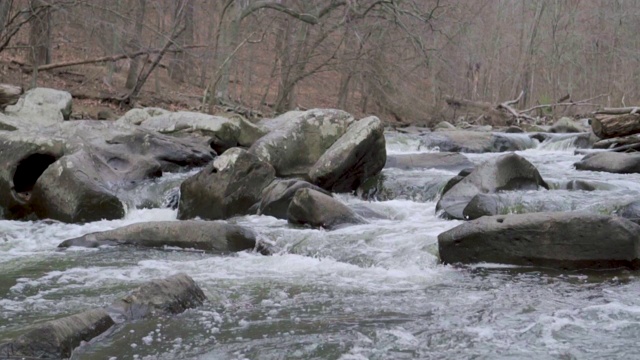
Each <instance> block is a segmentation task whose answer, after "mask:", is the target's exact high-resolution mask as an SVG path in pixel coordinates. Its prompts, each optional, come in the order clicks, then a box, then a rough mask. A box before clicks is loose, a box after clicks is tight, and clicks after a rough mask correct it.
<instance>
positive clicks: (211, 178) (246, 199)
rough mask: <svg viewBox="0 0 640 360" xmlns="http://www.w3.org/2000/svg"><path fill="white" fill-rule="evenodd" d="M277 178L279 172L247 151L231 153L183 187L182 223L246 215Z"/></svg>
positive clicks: (228, 151) (180, 207)
mask: <svg viewBox="0 0 640 360" xmlns="http://www.w3.org/2000/svg"><path fill="white" fill-rule="evenodd" d="M274 177H275V170H274V169H273V167H272V166H271V165H269V164H268V163H267V162H265V161H262V160H260V159H259V158H258V157H256V156H255V155H253V154H251V153H249V152H247V151H246V150H243V149H240V148H233V149H229V150H227V151H226V152H225V153H224V154H222V155H220V156H219V157H218V158H216V159H215V160H214V161H213V162H212V163H210V164H209V165H207V166H206V167H205V168H204V169H202V171H200V172H199V173H197V174H196V175H194V176H192V177H190V178H188V179H187V180H185V181H184V182H183V183H182V185H181V186H180V203H179V205H178V219H193V218H196V217H200V218H202V219H208V220H217V219H227V218H230V217H233V216H237V215H245V214H247V213H249V209H250V208H251V207H252V206H253V205H254V204H255V203H257V202H258V201H260V199H261V197H262V190H263V189H264V188H266V187H267V186H268V185H269V183H271V181H272V180H273V179H274Z"/></svg>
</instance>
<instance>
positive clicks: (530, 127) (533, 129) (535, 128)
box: [522, 124, 549, 133]
mask: <svg viewBox="0 0 640 360" xmlns="http://www.w3.org/2000/svg"><path fill="white" fill-rule="evenodd" d="M522 128H523V130H524V131H526V132H528V133H538V132H539V133H545V132H547V131H549V127H548V126H540V125H536V124H522Z"/></svg>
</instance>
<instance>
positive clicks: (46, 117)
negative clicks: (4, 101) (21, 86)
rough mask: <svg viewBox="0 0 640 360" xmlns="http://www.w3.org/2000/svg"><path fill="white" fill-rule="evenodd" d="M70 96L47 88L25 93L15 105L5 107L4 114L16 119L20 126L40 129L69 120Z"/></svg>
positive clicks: (64, 92)
mask: <svg viewBox="0 0 640 360" xmlns="http://www.w3.org/2000/svg"><path fill="white" fill-rule="evenodd" d="M71 104H72V98H71V94H69V93H68V92H66V91H60V90H55V89H47V88H35V89H31V90H29V91H27V92H26V93H25V94H24V96H23V97H21V98H20V100H18V103H17V104H15V105H11V106H7V108H6V109H5V113H6V114H7V115H9V116H11V117H15V118H16V122H17V123H18V124H20V125H22V126H17V127H19V128H20V127H40V126H47V125H52V124H56V123H60V122H62V121H64V120H69V116H71Z"/></svg>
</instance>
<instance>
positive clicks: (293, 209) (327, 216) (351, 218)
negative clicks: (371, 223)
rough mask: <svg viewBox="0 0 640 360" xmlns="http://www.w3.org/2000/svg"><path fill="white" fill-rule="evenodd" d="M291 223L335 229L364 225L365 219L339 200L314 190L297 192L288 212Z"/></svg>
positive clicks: (307, 189)
mask: <svg viewBox="0 0 640 360" xmlns="http://www.w3.org/2000/svg"><path fill="white" fill-rule="evenodd" d="M287 215H288V220H289V223H291V224H296V225H309V226H311V227H316V228H320V227H321V228H325V229H333V228H336V227H337V226H340V225H347V224H362V223H365V221H364V219H362V218H361V217H359V216H358V215H356V213H355V212H354V211H353V210H351V209H349V207H347V206H346V205H345V204H343V203H341V202H340V201H338V200H337V199H335V198H333V197H331V196H329V195H326V194H323V193H321V192H319V191H315V190H313V189H309V188H306V189H299V190H297V191H296V193H295V196H294V197H293V200H292V201H291V204H290V205H289V209H288V212H287Z"/></svg>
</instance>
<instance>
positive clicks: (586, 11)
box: [0, 0, 640, 125]
mask: <svg viewBox="0 0 640 360" xmlns="http://www.w3.org/2000/svg"><path fill="white" fill-rule="evenodd" d="M639 31H640V3H638V2H636V1H623V0H582V1H580V0H536V1H529V0H479V1H460V0H457V1H456V0H308V1H307V0H253V1H252V0H1V1H0V61H1V67H0V82H3V83H13V84H15V85H20V86H22V87H24V88H25V89H28V88H31V87H35V86H49V87H58V88H63V89H64V90H67V91H70V92H71V93H72V94H73V95H74V97H77V98H79V99H86V100H91V101H98V102H99V103H100V104H108V105H107V106H111V107H113V108H114V109H126V108H130V107H132V106H136V105H138V104H141V105H144V106H175V107H178V108H180V107H182V108H190V109H191V110H196V109H197V110H201V111H205V112H211V113H214V112H216V111H218V110H217V109H219V108H220V107H223V108H232V109H235V110H238V111H242V112H243V113H245V114H248V115H254V114H257V115H265V116H267V115H272V114H277V113H282V112H285V111H287V110H291V109H296V108H300V109H306V108H312V107H336V108H341V109H344V110H346V111H349V112H352V113H355V114H368V113H373V114H377V115H378V116H380V117H382V118H383V119H385V120H386V121H389V122H401V123H412V124H424V125H428V124H433V123H434V122H437V121H440V120H450V117H452V116H455V114H452V113H451V107H450V106H447V101H446V100H447V99H454V98H455V99H464V101H473V102H485V103H490V104H500V103H503V102H505V101H510V100H518V101H517V102H515V101H512V102H511V103H510V104H513V106H512V107H513V108H514V109H518V110H517V111H518V112H519V114H522V115H524V116H535V117H537V118H544V117H546V116H549V117H552V116H558V113H562V115H564V114H569V115H574V114H578V113H580V112H588V111H593V110H597V109H598V108H600V107H625V106H630V105H633V104H638V103H640V101H639V100H640V99H638V96H639V92H638V86H639V85H638V84H640V81H639V78H640V44H639V40H638V38H637V36H636V34H637V33H638V32H639Z"/></svg>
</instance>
